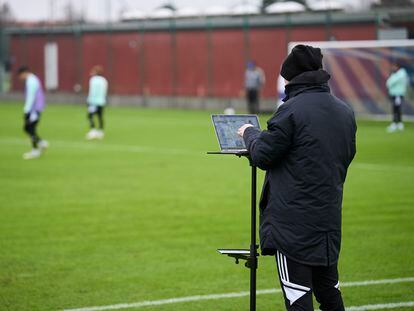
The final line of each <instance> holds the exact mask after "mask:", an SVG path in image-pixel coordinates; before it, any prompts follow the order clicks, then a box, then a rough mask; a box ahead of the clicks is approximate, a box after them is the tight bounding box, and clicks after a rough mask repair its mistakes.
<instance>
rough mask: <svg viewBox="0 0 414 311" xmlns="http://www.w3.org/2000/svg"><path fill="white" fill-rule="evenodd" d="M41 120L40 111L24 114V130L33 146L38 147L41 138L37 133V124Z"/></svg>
mask: <svg viewBox="0 0 414 311" xmlns="http://www.w3.org/2000/svg"><path fill="white" fill-rule="evenodd" d="M39 121H40V112H31V113H25V114H24V126H23V130H24V131H25V132H26V133H27V134H28V135H29V137H30V139H31V141H32V146H33V148H34V149H37V144H38V142H39V141H40V140H41V139H40V137H39V135H38V134H37V125H38V124H39Z"/></svg>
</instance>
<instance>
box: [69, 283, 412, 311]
mask: <svg viewBox="0 0 414 311" xmlns="http://www.w3.org/2000/svg"><path fill="white" fill-rule="evenodd" d="M408 282H414V277H408V278H398V279H383V280H368V281H356V282H344V283H341V287H356V286H369V285H379V284H395V283H408ZM281 291H282V290H281V289H276V288H271V289H262V290H258V291H256V294H257V295H265V294H274V293H280V292H281ZM249 295H250V292H248V291H245V292H237V293H226V294H213V295H198V296H188V297H178V298H170V299H161V300H146V301H141V302H133V303H120V304H114V305H108V306H95V307H84V308H77V309H65V310H63V311H104V310H120V309H129V308H142V307H147V306H159V305H166V304H175V303H182V302H191V301H201V300H217V299H226V298H238V297H246V296H249ZM411 306H414V301H408V302H398V303H389V304H377V305H365V306H354V307H349V308H347V309H346V310H347V311H365V310H378V309H395V308H400V307H411Z"/></svg>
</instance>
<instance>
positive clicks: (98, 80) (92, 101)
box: [86, 66, 108, 140]
mask: <svg viewBox="0 0 414 311" xmlns="http://www.w3.org/2000/svg"><path fill="white" fill-rule="evenodd" d="M90 74H91V78H90V80H89V94H88V98H87V103H88V119H89V125H90V131H89V132H88V133H87V134H86V139H88V140H92V139H102V138H103V137H104V131H103V129H104V120H103V113H104V106H105V105H106V96H107V93H108V81H107V80H106V79H105V78H104V77H103V76H102V74H103V68H102V66H95V67H93V68H92V70H91V73H90ZM95 115H96V116H97V117H98V123H99V128H98V129H96V127H95V121H94V116H95Z"/></svg>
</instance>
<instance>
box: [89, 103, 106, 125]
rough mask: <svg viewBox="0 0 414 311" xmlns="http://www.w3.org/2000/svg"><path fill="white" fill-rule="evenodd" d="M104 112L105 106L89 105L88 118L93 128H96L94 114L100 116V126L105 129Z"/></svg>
mask: <svg viewBox="0 0 414 311" xmlns="http://www.w3.org/2000/svg"><path fill="white" fill-rule="evenodd" d="M103 113H104V107H102V106H93V105H89V106H88V120H89V126H90V127H91V129H93V128H95V122H94V120H93V117H94V115H97V116H98V123H99V128H100V129H101V130H103V127H104V121H103Z"/></svg>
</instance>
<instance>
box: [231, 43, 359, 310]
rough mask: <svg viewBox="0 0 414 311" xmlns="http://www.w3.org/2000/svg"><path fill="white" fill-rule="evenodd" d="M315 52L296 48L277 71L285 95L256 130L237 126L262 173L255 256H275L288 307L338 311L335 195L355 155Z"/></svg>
mask: <svg viewBox="0 0 414 311" xmlns="http://www.w3.org/2000/svg"><path fill="white" fill-rule="evenodd" d="M322 57H323V56H322V53H321V50H320V49H319V48H313V47H311V46H305V45H297V46H296V47H295V48H293V50H292V52H291V53H290V54H289V55H288V57H287V58H286V60H285V61H284V63H283V65H282V68H281V75H282V77H283V78H285V80H286V81H287V82H288V83H287V85H286V88H285V93H286V98H285V99H284V103H283V104H282V105H281V106H280V107H279V109H278V110H277V112H276V113H275V114H274V115H273V116H272V117H271V118H270V120H269V121H268V123H267V130H265V131H260V130H258V129H256V128H253V127H251V125H248V124H246V125H244V126H242V127H241V128H240V129H239V135H241V136H243V138H244V141H245V143H246V146H247V149H248V151H249V153H250V157H251V161H252V164H253V165H255V166H258V167H259V168H261V169H263V170H265V171H266V177H265V181H264V185H263V190H262V196H261V199H260V203H259V208H260V244H261V250H262V254H263V255H275V256H276V261H277V266H278V273H279V278H280V283H281V287H282V288H283V292H284V297H285V303H286V308H287V309H288V310H306V311H307V310H313V305H312V292H313V293H314V295H315V297H316V299H317V301H318V302H319V303H320V308H321V310H329V311H340V310H344V305H343V302H342V297H341V292H340V290H339V281H338V269H337V264H338V257H339V250H340V245H341V210H342V194H343V185H344V182H345V177H346V174H347V169H348V166H349V165H350V163H351V161H352V159H353V158H354V155H355V151H356V148H355V134H356V124H355V117H354V113H353V111H352V109H351V108H350V106H348V105H347V104H346V103H344V102H342V101H341V100H339V99H338V98H336V97H335V96H333V95H332V94H331V93H330V89H329V87H328V84H327V83H328V80H329V79H330V75H329V74H328V73H327V72H326V71H324V70H323V69H322Z"/></svg>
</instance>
